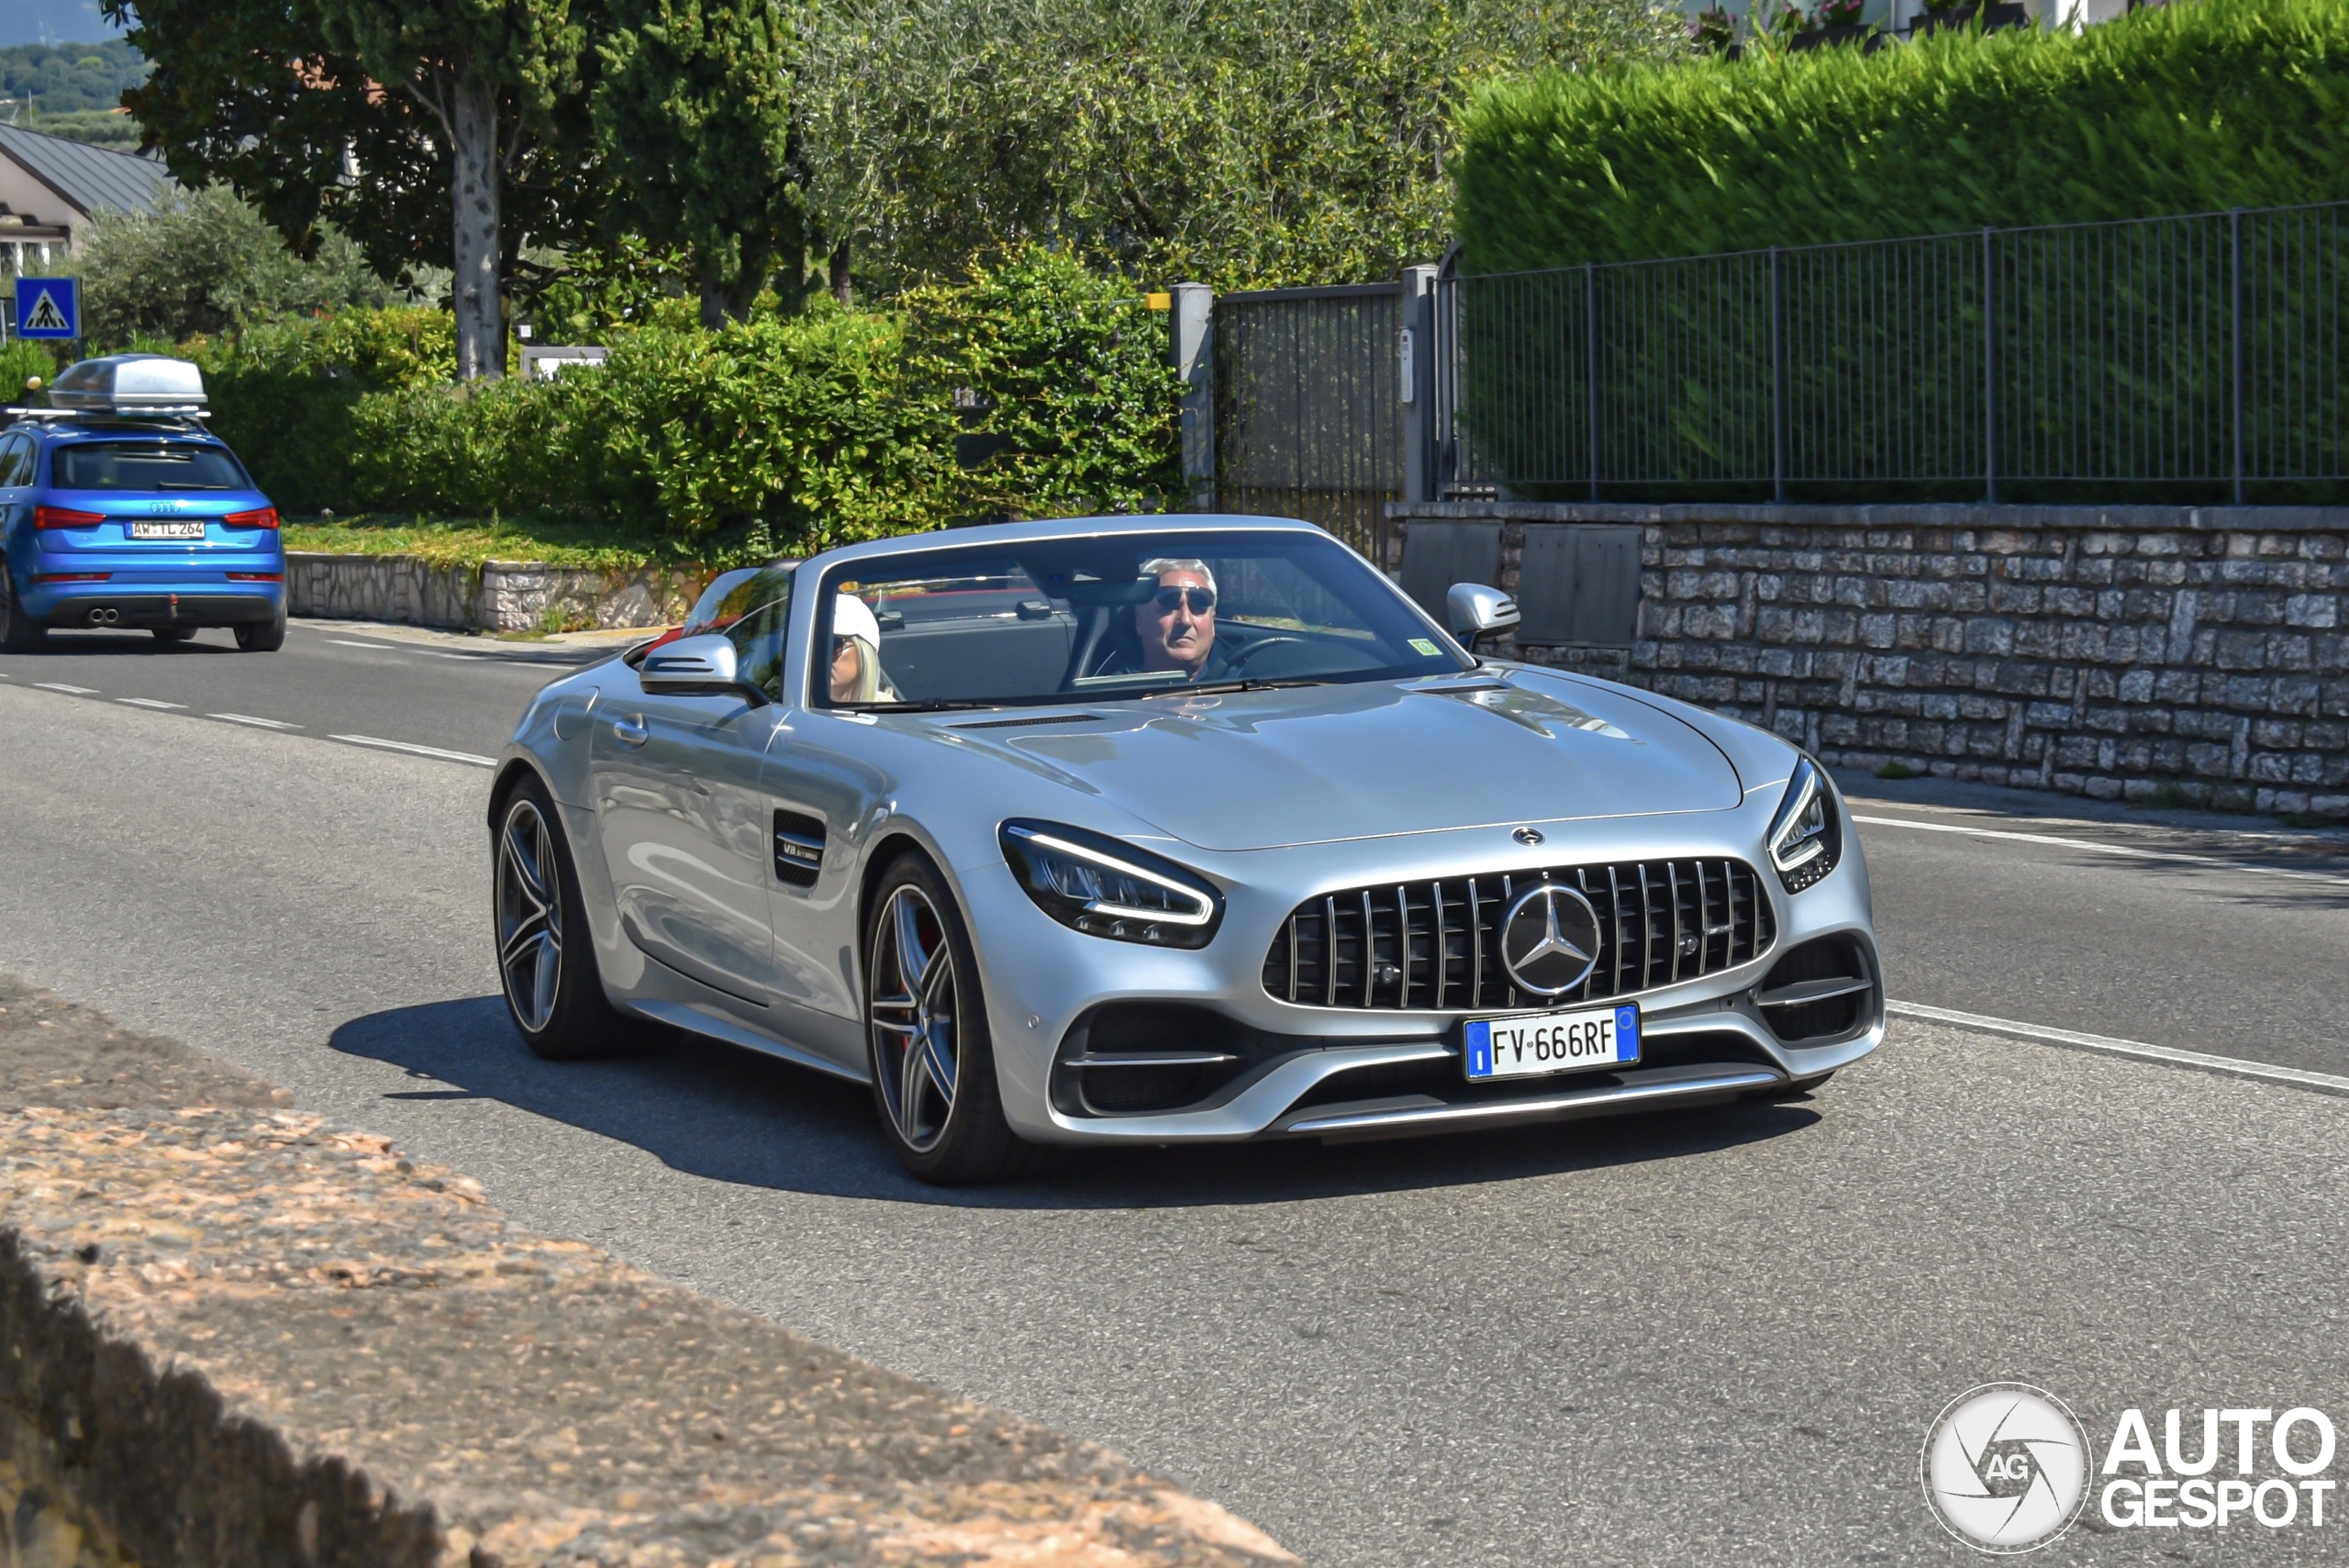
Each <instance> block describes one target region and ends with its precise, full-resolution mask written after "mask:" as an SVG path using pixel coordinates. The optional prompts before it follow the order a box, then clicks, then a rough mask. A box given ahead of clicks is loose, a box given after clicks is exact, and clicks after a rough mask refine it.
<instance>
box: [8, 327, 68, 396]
mask: <svg viewBox="0 0 2349 1568" xmlns="http://www.w3.org/2000/svg"><path fill="white" fill-rule="evenodd" d="M56 373H57V360H56V357H55V356H54V355H52V354H51V353H50V351H49V345H47V344H46V343H42V342H38V341H36V342H29V343H28V342H27V341H25V340H24V339H21V338H18V339H14V340H12V341H10V342H7V343H0V403H15V402H17V401H19V400H20V399H22V398H23V397H24V395H25V383H26V382H27V381H28V380H29V379H31V378H32V377H34V376H39V377H40V379H41V380H42V381H43V382H44V383H46V382H47V381H48V380H49V378H50V377H51V376H53V375H55V374H56Z"/></svg>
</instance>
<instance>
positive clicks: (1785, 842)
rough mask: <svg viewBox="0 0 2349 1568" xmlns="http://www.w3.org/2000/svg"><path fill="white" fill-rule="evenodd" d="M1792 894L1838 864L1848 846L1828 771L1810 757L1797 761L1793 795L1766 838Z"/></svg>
mask: <svg viewBox="0 0 2349 1568" xmlns="http://www.w3.org/2000/svg"><path fill="white" fill-rule="evenodd" d="M1763 842H1764V844H1765V846H1766V847H1767V848H1768V850H1769V851H1770V863H1771V864H1772V865H1774V866H1776V867H1777V868H1778V880H1779V881H1780V882H1782V883H1784V884H1786V886H1787V892H1788V893H1800V892H1801V891H1802V890H1803V889H1804V888H1806V887H1809V886H1810V885H1811V884H1813V883H1816V882H1818V881H1820V880H1821V879H1822V878H1824V877H1825V876H1826V875H1827V873H1829V872H1831V871H1833V870H1834V869H1835V862H1836V861H1837V860H1839V859H1841V858H1842V851H1843V833H1842V817H1841V816H1840V814H1839V813H1838V812H1837V811H1836V809H1835V796H1834V790H1833V786H1832V785H1831V784H1829V783H1828V779H1827V772H1826V770H1825V769H1823V768H1821V767H1820V765H1819V764H1818V763H1816V762H1812V761H1811V760H1810V759H1809V757H1805V758H1803V759H1802V760H1801V761H1800V762H1797V763H1796V764H1795V776H1794V777H1793V778H1791V779H1788V780H1787V797H1786V798H1785V799H1784V800H1782V801H1780V802H1779V803H1778V814H1777V815H1776V817H1772V818H1770V833H1769V837H1768V838H1766V839H1765V840H1763Z"/></svg>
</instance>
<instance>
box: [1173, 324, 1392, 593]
mask: <svg viewBox="0 0 2349 1568" xmlns="http://www.w3.org/2000/svg"><path fill="white" fill-rule="evenodd" d="M1401 304H1402V285H1401V284H1395V283H1386V284H1354V285H1349V286H1343V287H1336V288H1308V289H1273V290H1264V291H1259V292H1254V293H1243V294H1227V295H1220V296H1219V297H1218V298H1217V300H1216V302H1215V487H1216V505H1217V507H1218V509H1219V510H1222V511H1227V512H1248V513H1256V514H1272V515H1278V516H1282V517H1305V518H1308V519H1310V520H1311V521H1313V522H1316V523H1319V524H1320V525H1321V526H1322V527H1323V528H1328V529H1329V530H1330V532H1331V533H1334V534H1336V535H1337V536H1338V537H1339V538H1341V539H1344V540H1345V541H1346V542H1347V543H1349V544H1351V545H1353V547H1354V548H1355V549H1357V550H1361V551H1362V552H1363V553H1364V554H1365V555H1367V556H1369V557H1370V558H1371V559H1372V560H1373V561H1383V560H1384V559H1385V555H1384V551H1385V549H1386V503H1387V502H1389V501H1396V500H1400V499H1402V495H1403V488H1402V487H1403V455H1402V454H1403V440H1402V422H1401V410H1400V407H1399V405H1398V400H1397V378H1396V373H1395V354H1396V340H1397V331H1398V329H1399V327H1400V322H1401V317H1400V314H1399V312H1400V307H1401Z"/></svg>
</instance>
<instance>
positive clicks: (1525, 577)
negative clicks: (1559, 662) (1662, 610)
mask: <svg viewBox="0 0 2349 1568" xmlns="http://www.w3.org/2000/svg"><path fill="white" fill-rule="evenodd" d="M1453 526H1454V527H1474V526H1475V525H1473V524H1455V525H1453ZM1640 533H1641V530H1640V528H1638V526H1637V525H1631V524H1620V523H1528V524H1526V525H1525V546H1524V553H1523V555H1522V556H1521V558H1520V562H1519V565H1518V574H1517V606H1518V610H1519V613H1520V614H1521V615H1523V616H1524V617H1525V619H1524V621H1523V622H1522V623H1521V624H1520V626H1519V627H1518V628H1517V640H1518V642H1519V643H1520V645H1523V646H1529V647H1536V648H1567V647H1576V648H1629V647H1630V646H1631V643H1632V641H1633V639H1635V638H1636V637H1637V636H1638V635H1639V628H1640Z"/></svg>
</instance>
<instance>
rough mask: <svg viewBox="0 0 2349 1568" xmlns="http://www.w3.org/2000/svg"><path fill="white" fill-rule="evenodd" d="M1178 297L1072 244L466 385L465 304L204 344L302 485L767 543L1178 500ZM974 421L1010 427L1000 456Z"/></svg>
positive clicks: (222, 405) (263, 470)
mask: <svg viewBox="0 0 2349 1568" xmlns="http://www.w3.org/2000/svg"><path fill="white" fill-rule="evenodd" d="M1165 319H1166V318H1165V317H1163V316H1161V315H1156V314H1153V313H1152V312H1151V311H1150V310H1149V309H1148V308H1147V307H1146V306H1145V304H1144V302H1143V300H1142V299H1141V295H1138V294H1137V293H1136V292H1135V291H1134V290H1133V289H1132V288H1131V286H1130V285H1129V284H1126V283H1124V282H1123V281H1121V280H1119V279H1117V278H1112V277H1102V276H1098V275H1095V274H1092V273H1088V272H1086V271H1085V269H1084V268H1083V267H1081V266H1079V265H1078V264H1077V263H1076V262H1075V261H1073V260H1071V259H1069V258H1067V257H1066V256H1064V255H1059V254H1054V253H1051V252H1046V251H1043V250H1031V251H1028V252H1023V253H1020V254H1019V255H1016V256H1014V257H1013V258H1012V259H1011V260H1010V261H1008V262H1007V263H1006V264H1005V265H1004V266H1003V267H1002V268H1001V269H1000V270H996V271H984V272H978V273H976V274H974V276H973V277H972V278H971V279H970V280H969V281H968V282H967V283H965V284H963V285H962V286H959V287H954V288H943V287H941V288H934V289H927V290H923V291H919V292H918V293H917V294H915V295H911V296H909V297H908V299H907V301H906V306H905V308H904V309H903V310H901V311H894V312H880V311H856V310H848V309H843V308H841V307H838V306H832V305H831V304H829V301H825V302H819V303H818V306H816V307H815V308H813V309H811V310H810V311H808V312H807V313H806V314H804V315H799V316H796V317H780V318H778V317H772V316H769V317H761V318H758V319H755V320H752V321H751V322H747V323H740V324H736V325H731V326H729V327H727V328H724V329H723V330H720V331H717V332H708V331H703V330H701V329H700V328H671V327H655V328H633V329H623V330H618V331H616V332H615V333H613V334H612V337H611V343H612V354H611V358H610V359H609V361H607V363H606V364H605V365H604V366H603V367H602V368H601V369H598V370H585V369H580V370H573V371H568V372H566V373H563V374H562V376H560V377H558V378H557V379H555V380H553V381H526V380H523V379H521V378H520V377H509V378H507V379H506V380H503V381H499V382H494V383H485V384H477V385H473V386H456V385H451V384H450V383H449V381H448V379H447V378H448V374H449V370H450V356H449V323H448V318H447V317H446V316H444V315H442V314H440V313H438V312H422V311H344V312H341V313H340V314H339V315H337V316H335V317H327V318H323V319H321V320H317V321H308V322H297V323H292V324H289V325H287V326H285V327H283V328H267V329H259V330H255V331H250V332H247V333H245V334H242V335H240V336H239V337H238V338H236V339H222V340H218V341H211V342H198V343H195V344H191V345H186V346H185V348H186V350H187V351H189V352H191V353H192V354H193V355H194V356H195V358H197V359H198V360H199V361H200V362H203V363H204V365H205V368H206V376H207V380H208V382H209V384H210V386H211V389H212V398H213V405H214V408H215V410H216V414H215V417H214V428H216V429H217V430H218V431H219V432H220V434H221V435H222V436H224V437H226V438H227V439H228V441H229V443H230V444H231V445H233V446H235V447H236V448H237V449H238V450H239V452H240V453H242V454H243V455H244V457H245V459H246V462H248V464H249V465H250V467H251V468H252V470H253V472H254V476H255V478H256V479H257V480H259V481H260V483H261V484H262V487H263V488H264V489H265V490H267V491H268V492H269V493H270V495H272V497H273V499H275V500H276V501H277V502H278V503H279V505H280V506H284V507H285V508H286V509H288V510H289V511H294V512H314V511H317V509H319V508H321V507H325V506H331V507H333V508H335V509H336V510H338V511H393V512H403V513H417V514H423V515H427V516H475V517H478V516H484V515H497V514H501V513H502V514H515V513H524V512H552V513H560V514H567V515H572V516H576V517H590V518H596V519H601V520H605V521H619V522H627V523H630V524H643V525H646V526H645V527H644V529H643V531H644V532H646V533H649V534H654V535H658V536H661V537H663V538H665V539H667V540H668V541H669V543H670V544H671V545H672V546H673V547H674V549H676V550H678V551H679V552H681V553H689V554H692V555H694V556H696V557H697V558H700V559H703V560H706V561H725V560H732V559H738V558H740V559H747V558H752V557H758V556H763V555H767V554H772V553H774V552H776V551H779V550H805V549H812V548H818V547H820V546H823V545H827V544H832V543H838V542H841V541H844V540H849V539H866V538H873V537H875V536H877V535H881V534H885V533H892V532H900V531H906V530H910V529H918V528H936V527H940V526H942V525H945V524H947V523H951V522H956V521H963V520H968V519H973V518H978V517H1000V516H1040V515H1047V514H1052V513H1070V512H1079V511H1087V510H1116V511H1132V510H1148V509H1155V508H1157V507H1160V506H1163V505H1165V504H1166V501H1167V498H1168V497H1169V496H1171V495H1174V494H1175V491H1176V489H1177V484H1178V475H1177V468H1178V465H1177V451H1178V437H1177V429H1176V423H1175V407H1176V401H1177V397H1178V395H1179V392H1180V388H1179V385H1178V384H1177V382H1176V380H1175V375H1174V373H1173V371H1172V370H1171V369H1169V368H1168V366H1167V363H1166V357H1167V356H1166V351H1165V350H1166V328H1165ZM958 435H980V436H994V437H996V438H997V439H996V442H995V443H993V444H994V446H995V449H996V450H994V451H993V453H992V455H991V456H989V457H988V458H987V460H986V461H985V462H983V463H980V464H979V465H978V466H976V467H974V468H971V469H967V470H966V469H964V468H963V467H962V466H961V465H960V464H958V463H957V462H956V461H955V455H956V437H957V436H958Z"/></svg>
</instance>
